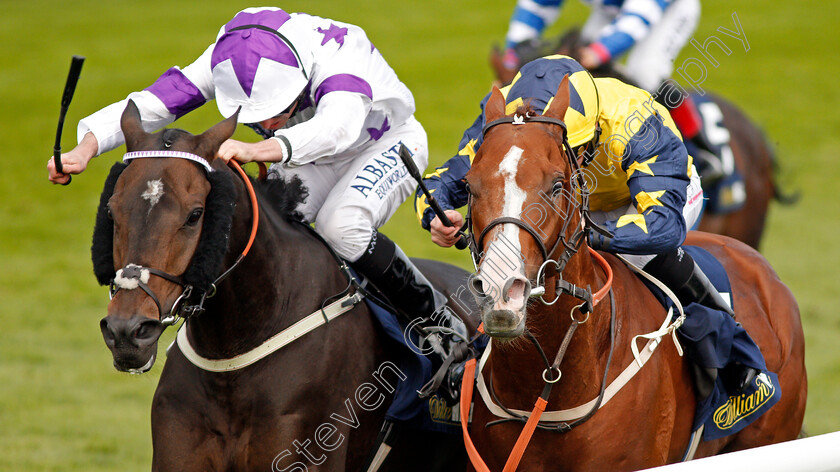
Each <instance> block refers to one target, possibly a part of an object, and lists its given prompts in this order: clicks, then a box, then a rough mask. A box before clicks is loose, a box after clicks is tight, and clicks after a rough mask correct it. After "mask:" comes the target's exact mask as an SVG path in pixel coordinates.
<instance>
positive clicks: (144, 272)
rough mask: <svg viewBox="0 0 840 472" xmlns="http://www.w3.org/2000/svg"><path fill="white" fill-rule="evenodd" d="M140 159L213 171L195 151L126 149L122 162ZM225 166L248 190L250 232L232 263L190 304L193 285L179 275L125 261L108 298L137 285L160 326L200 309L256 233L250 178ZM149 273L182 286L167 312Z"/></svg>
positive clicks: (232, 164) (232, 163)
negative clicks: (153, 308) (165, 160)
mask: <svg viewBox="0 0 840 472" xmlns="http://www.w3.org/2000/svg"><path fill="white" fill-rule="evenodd" d="M140 158H178V159H186V160H189V161H192V162H195V163H197V164H198V165H200V166H202V167H203V168H204V169H205V170H206V171H207V172H215V169H213V167H211V166H210V163H209V162H207V160H206V159H204V158H203V157H201V156H197V155H195V154H192V153H189V152H182V151H138V152H129V153H126V154H125V156H123V161H130V160H132V159H140ZM228 166H230V167H231V168H233V169H234V170H236V171H237V173H238V174H239V176H240V177H241V178H242V181H243V182H244V183H245V187H246V188H247V189H248V195H249V197H250V201H251V215H252V216H251V235H250V236H249V238H248V243H247V244H246V245H245V248H244V249H243V250H242V252H241V253H240V254H239V256H238V257H237V258H236V260H235V261H234V262H233V264H232V265H231V266H230V267H229V268H228V269H227V270H226V271H224V272H223V273H222V274H221V275H219V276H218V277H217V278H216V279H215V280H214V281H213V283H211V284H210V288H209V289H208V290H206V291H203V292H202V293H201V294H200V299H199V302H198V303H197V304H194V305H187V304H186V303H187V302H188V301H189V300H190V299H191V298H193V295H194V294H193V286H192V285H188V284H185V283H184V282H183V280H182V279H181V277H182V275H183V274H182V275H181V276H176V275H171V274H169V273H167V272H165V271H162V270H160V269H155V268H150V267H143V266H139V265H136V264H128V265H127V266H125V267H123V268H122V269H120V270H118V271H117V272H116V275H115V277H114V279H113V280H111V285H110V289H109V293H110V296H111V298H114V296H115V295H116V294H117V292H118V291H119V290H120V289H122V288H125V289H132V288H138V287H139V288H140V289H142V290H143V291H144V292H146V294H147V295H149V297H150V298H151V299H152V301H154V302H155V305H157V309H158V318H159V320H160V322H161V324H162V325H164V326H170V325H173V324H175V323H177V322H178V320H180V319H181V318H182V317H183V318H189V317H191V316H195V315H198V314H201V313H202V312H203V311H204V302H205V300H206V299H207V298H209V297H212V296H213V295H215V293H216V287H217V286H218V284H219V283H220V282H221V281H222V280H224V279H225V278H226V277H227V276H228V275H229V274H230V273H231V272H232V271H233V269H235V268H236V267H237V266H238V265H239V263H240V262H242V260H243V259H244V258H245V256H246V255H247V254H248V251H250V250H251V246H252V245H253V243H254V239H255V237H256V235H257V228H258V227H259V216H260V212H259V206H258V204H257V195H256V193H255V192H254V187H253V185H251V180H250V179H249V178H248V176H247V175H246V174H245V171H244V170H242V167H241V166H240V165H239V163H238V162H236V161H235V160H233V159H231V160H230V161H228ZM151 275H155V276H157V277H160V278H162V279H165V280H168V281H170V282H172V283H174V284H177V285H180V286H181V287H182V288H183V291H182V292H181V294H180V295H179V296H178V298H176V299H175V302H174V303H173V304H172V308H171V309H170V310H169V313H167V314H164V313H163V307H162V306H161V304H160V301H159V300H158V297H157V296H155V294H154V292H153V291H152V290H151V289H150V288H149V286H148V281H149V277H150V276H151Z"/></svg>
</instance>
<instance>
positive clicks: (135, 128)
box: [120, 100, 149, 151]
mask: <svg viewBox="0 0 840 472" xmlns="http://www.w3.org/2000/svg"><path fill="white" fill-rule="evenodd" d="M120 128H122V132H123V135H124V136H125V148H126V150H127V151H133V150H136V149H138V148H139V147H140V144H141V143H142V142H143V141H145V140H146V137H147V136H148V135H149V133H147V132H146V130H144V129H143V123H142V122H141V120H140V110H139V109H138V108H137V105H136V104H135V103H134V100H129V101H128V105H126V107H125V110H123V114H122V117H121V118H120Z"/></svg>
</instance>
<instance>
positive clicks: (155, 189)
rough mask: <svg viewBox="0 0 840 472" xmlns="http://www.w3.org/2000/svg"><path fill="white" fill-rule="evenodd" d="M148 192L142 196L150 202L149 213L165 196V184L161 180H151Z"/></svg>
mask: <svg viewBox="0 0 840 472" xmlns="http://www.w3.org/2000/svg"><path fill="white" fill-rule="evenodd" d="M147 185H148V186H147V187H146V191H145V192H143V193H142V194H140V197H142V198H143V199H144V200H148V202H149V211H151V209H152V208H154V206H155V205H157V203H158V202H159V201H160V197H162V196H163V182H162V181H161V180H160V179H157V180H150V181H148V182H147Z"/></svg>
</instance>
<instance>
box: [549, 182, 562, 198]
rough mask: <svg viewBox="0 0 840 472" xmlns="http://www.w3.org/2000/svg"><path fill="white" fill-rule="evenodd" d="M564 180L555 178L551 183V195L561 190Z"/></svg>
mask: <svg viewBox="0 0 840 472" xmlns="http://www.w3.org/2000/svg"><path fill="white" fill-rule="evenodd" d="M564 185H565V182H564V181H562V180H555V181H554V183H553V184H551V195H552V196H555V195H557V194H559V193H560V192H562V191H563V186H564Z"/></svg>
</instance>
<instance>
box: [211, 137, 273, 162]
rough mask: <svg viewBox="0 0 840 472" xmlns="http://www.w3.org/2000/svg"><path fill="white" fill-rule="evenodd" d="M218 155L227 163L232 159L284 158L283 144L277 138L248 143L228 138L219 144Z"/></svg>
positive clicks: (246, 160) (261, 159) (271, 159)
mask: <svg viewBox="0 0 840 472" xmlns="http://www.w3.org/2000/svg"><path fill="white" fill-rule="evenodd" d="M216 157H218V158H220V159H222V160H223V161H225V163H227V162H228V161H230V160H231V159H235V160H237V161H238V162H241V163H243V164H244V163H246V162H280V161H282V160H283V145H282V144H280V143H279V142H278V141H277V140H276V139H266V140H264V141H260V142H258V143H246V142H242V141H237V140H235V139H228V140H227V141H225V142H223V143H222V145H221V146H219V151H218V152H217V153H216Z"/></svg>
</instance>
